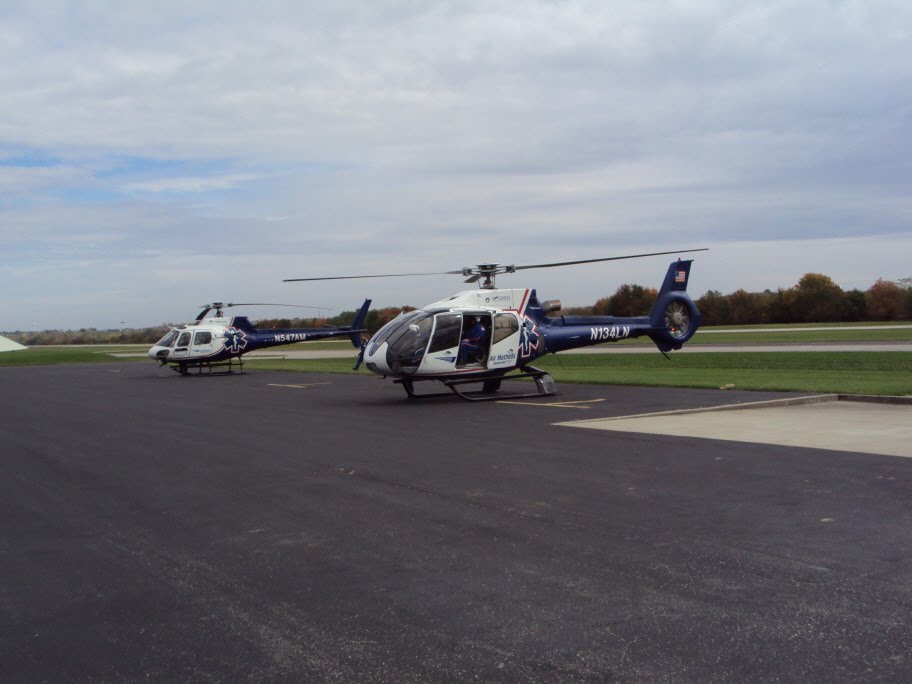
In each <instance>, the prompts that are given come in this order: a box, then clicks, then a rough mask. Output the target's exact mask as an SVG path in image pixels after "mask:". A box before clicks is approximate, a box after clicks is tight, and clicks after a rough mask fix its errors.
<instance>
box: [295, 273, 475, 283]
mask: <svg viewBox="0 0 912 684" xmlns="http://www.w3.org/2000/svg"><path fill="white" fill-rule="evenodd" d="M429 275H462V271H435V272H433V273H377V274H371V275H347V276H324V277H322V278H285V279H284V280H283V281H282V282H283V283H301V282H304V281H308V280H353V279H356V278H404V277H406V276H429Z"/></svg>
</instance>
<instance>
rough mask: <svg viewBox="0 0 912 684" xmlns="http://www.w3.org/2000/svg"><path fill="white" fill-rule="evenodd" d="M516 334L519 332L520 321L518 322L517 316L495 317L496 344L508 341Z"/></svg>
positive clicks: (500, 315) (499, 315) (501, 315)
mask: <svg viewBox="0 0 912 684" xmlns="http://www.w3.org/2000/svg"><path fill="white" fill-rule="evenodd" d="M516 332H519V321H517V320H516V316H514V315H513V314H498V315H497V316H495V317H494V340H493V343H494V344H497V343H498V342H501V341H503V340H505V339H507V338H508V337H510V335H513V334H514V333H516Z"/></svg>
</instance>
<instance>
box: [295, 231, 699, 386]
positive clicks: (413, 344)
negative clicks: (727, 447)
mask: <svg viewBox="0 0 912 684" xmlns="http://www.w3.org/2000/svg"><path fill="white" fill-rule="evenodd" d="M706 249H707V248H700V249H686V250H678V251H674V252H653V253H650V254H630V255H627V256H616V257H605V258H600V259H582V260H578V261H562V262H556V263H549V264H533V265H528V266H502V265H499V264H480V265H478V266H475V267H468V268H463V269H462V270H459V271H443V272H440V273H387V274H381V275H363V276H332V277H324V278H289V279H286V280H285V281H284V282H297V281H309V280H342V279H349V278H385V277H400V276H417V275H442V274H454V275H462V276H468V278H467V279H466V281H465V282H466V283H479V285H478V289H475V290H466V291H463V292H459V293H457V294H455V295H453V296H452V297H449V298H447V299H444V300H441V301H439V302H434V303H433V304H428V305H427V306H425V307H423V308H421V309H418V310H414V311H409V312H405V313H402V314H400V315H399V316H398V317H397V318H395V319H393V320H392V321H390V322H389V323H387V324H386V325H385V326H383V327H382V328H381V329H380V330H379V331H377V333H376V334H375V335H374V336H373V337H371V338H370V340H368V341H367V343H366V344H364V345H363V346H362V347H361V350H360V353H359V355H358V361H357V362H356V364H355V368H356V369H357V368H358V367H359V366H360V364H361V363H362V361H363V362H364V364H365V365H366V367H367V369H368V370H370V371H371V372H373V373H376V374H377V375H380V376H383V377H392V378H394V382H396V383H399V384H401V385H402V386H403V388H404V389H405V391H406V393H407V395H408V396H409V397H410V398H412V397H418V396H436V395H429V394H423V395H418V394H416V393H415V384H416V383H417V382H419V381H423V380H436V381H438V382H441V383H443V384H444V385H445V386H446V387H447V388H448V389H449V390H451V391H452V392H454V393H456V394H457V395H459V396H460V397H462V398H463V399H468V400H472V401H479V400H485V399H503V398H506V397H505V395H502V394H495V393H497V392H498V391H499V390H500V387H501V382H502V381H503V380H504V379H510V378H515V377H525V378H531V379H533V380H534V381H535V388H536V392H534V393H520V394H512V395H510V397H509V398H516V397H530V396H547V395H551V394H555V393H556V387H555V384H554V381H553V379H552V378H551V376H550V375H549V374H548V373H547V372H545V371H543V370H540V369H538V368H535V367H534V366H533V365H531V364H532V362H533V361H535V360H536V359H538V358H540V357H542V356H544V355H545V354H553V353H556V352H561V351H567V350H571V349H578V348H580V347H588V346H592V345H596V344H602V343H604V342H616V341H619V340H624V339H629V338H633V337H640V336H648V337H649V338H650V339H652V341H653V342H654V343H655V345H656V347H658V349H659V350H660V351H661V352H662V353H663V354H664V353H666V352H669V351H672V350H675V349H680V348H681V347H682V346H683V345H684V343H685V342H687V341H688V340H689V339H690V338H691V337H692V336H693V334H694V333H695V332H696V331H697V328H698V327H699V325H700V312H699V311H698V310H697V307H696V305H695V304H694V302H693V300H692V299H691V298H690V296H689V295H688V294H687V282H688V280H689V278H690V267H691V264H692V263H693V261H692V260H681V259H678V260H677V261H674V262H672V263H671V265H670V266H669V267H668V270H667V272H666V274H665V280H664V281H663V283H662V287H661V289H660V290H659V293H658V297H657V298H656V301H655V303H654V304H653V306H652V310H651V311H650V312H649V315H647V316H635V317H616V316H554V317H549V315H548V314H553V313H556V312H558V311H560V309H561V303H560V301H559V300H551V301H544V302H542V301H539V299H538V296H537V293H536V291H535V290H534V289H531V288H513V289H497V288H496V287H495V284H494V283H495V277H496V276H497V275H500V274H504V273H515V272H516V271H520V270H525V269H532V268H552V267H556V266H571V265H575V264H590V263H595V262H599V261H617V260H620V259H637V258H642V257H649V256H660V255H667V254H681V253H684V252H701V251H706ZM471 384H476V385H477V384H481V390H480V391H474V392H465V391H463V387H465V386H467V385H471Z"/></svg>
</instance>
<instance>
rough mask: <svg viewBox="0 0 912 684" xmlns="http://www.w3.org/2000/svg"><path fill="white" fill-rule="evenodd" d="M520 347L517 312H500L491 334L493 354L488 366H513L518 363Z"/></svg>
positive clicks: (495, 318)
mask: <svg viewBox="0 0 912 684" xmlns="http://www.w3.org/2000/svg"><path fill="white" fill-rule="evenodd" d="M518 349H519V318H518V317H517V315H516V314H515V313H509V312H508V313H499V314H497V315H496V316H494V331H493V334H492V336H491V354H490V356H488V368H511V367H513V366H515V365H516V361H517V358H518V357H517V351H518Z"/></svg>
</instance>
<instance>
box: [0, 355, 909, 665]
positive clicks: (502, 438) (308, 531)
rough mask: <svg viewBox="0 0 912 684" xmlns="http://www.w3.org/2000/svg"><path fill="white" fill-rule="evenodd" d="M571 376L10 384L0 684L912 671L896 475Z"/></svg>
mask: <svg viewBox="0 0 912 684" xmlns="http://www.w3.org/2000/svg"><path fill="white" fill-rule="evenodd" d="M560 389H561V394H560V395H559V396H558V397H550V398H547V399H545V400H533V401H518V402H490V403H482V404H470V403H467V402H463V401H461V400H459V399H457V398H455V397H444V398H440V399H429V400H424V401H408V400H406V399H405V395H404V393H403V392H402V390H401V388H400V387H398V386H395V385H393V384H392V383H390V382H389V381H382V380H380V379H377V378H373V377H370V376H366V375H364V376H362V375H355V376H334V375H311V374H297V373H278V372H266V371H256V370H253V369H250V370H249V372H248V373H246V374H243V375H232V376H214V377H206V376H203V377H181V376H179V375H177V374H176V373H173V372H171V371H169V370H167V369H156V368H155V367H154V365H152V364H149V365H146V364H140V363H122V364H105V365H91V366H59V367H52V366H45V367H22V368H20V367H14V368H4V369H0V427H2V434H3V443H2V445H0V449H2V457H0V522H2V530H3V534H2V537H0V578H2V582H0V588H2V591H0V681H3V682H40V681H52V682H59V681H118V682H132V681H160V682H174V681H232V682H236V681H258V682H262V681H311V682H323V681H327V682H334V681H345V682H350V681H370V682H410V681H411V682H435V681H454V682H456V681H458V682H464V681H467V680H480V681H495V682H496V681H503V682H514V681H536V682H567V681H570V682H573V681H643V682H661V681H675V682H681V681H699V682H707V681H726V682H729V681H772V680H782V681H801V682H807V681H910V680H912V656H910V653H912V623H910V620H909V615H910V614H912V506H910V503H909V502H910V501H912V460H910V459H908V458H902V457H896V456H886V455H880V454H866V453H859V452H850V451H843V450H836V449H832V448H830V449H820V448H812V447H796V446H788V445H770V444H764V443H757V442H740V441H737V440H730V439H707V438H705V437H703V436H685V435H681V434H668V435H660V434H648V433H637V432H629V431H617V430H592V429H579V428H577V427H568V426H562V425H556V424H557V423H562V422H568V421H575V420H579V419H605V418H611V417H621V416H630V415H636V414H643V413H659V412H666V411H672V410H680V409H694V408H701V407H708V406H717V405H723V404H733V403H747V402H753V401H761V400H773V399H783V398H794V396H795V395H783V394H778V393H756V392H740V391H728V392H723V391H705V390H674V389H653V388H628V387H611V386H587V385H570V384H565V385H562V386H561V387H560ZM725 413H726V412H719V413H714V414H712V415H714V416H716V417H717V421H719V422H721V421H724V420H726V418H725V416H724V414H725ZM732 413H735V412H732ZM694 415H698V414H694ZM757 420H758V421H759V420H762V419H761V418H759V417H758V418H757Z"/></svg>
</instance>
